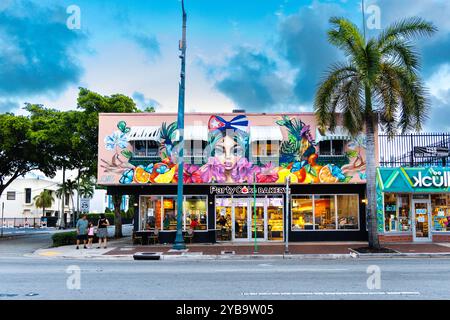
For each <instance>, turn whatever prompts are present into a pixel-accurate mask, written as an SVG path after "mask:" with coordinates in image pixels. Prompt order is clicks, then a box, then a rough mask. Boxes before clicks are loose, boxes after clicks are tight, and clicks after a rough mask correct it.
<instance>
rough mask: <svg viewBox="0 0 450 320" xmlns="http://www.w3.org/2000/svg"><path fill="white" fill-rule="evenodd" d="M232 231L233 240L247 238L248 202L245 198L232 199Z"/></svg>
mask: <svg viewBox="0 0 450 320" xmlns="http://www.w3.org/2000/svg"><path fill="white" fill-rule="evenodd" d="M233 209H234V210H233V212H234V219H233V233H234V237H233V239H235V240H244V239H245V240H248V238H249V234H248V219H249V203H248V199H247V198H243V199H240V198H237V199H233Z"/></svg>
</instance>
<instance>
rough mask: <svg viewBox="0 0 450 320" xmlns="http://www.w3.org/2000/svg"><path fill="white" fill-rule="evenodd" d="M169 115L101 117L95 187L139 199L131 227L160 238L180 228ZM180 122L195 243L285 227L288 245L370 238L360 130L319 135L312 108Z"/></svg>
mask: <svg viewBox="0 0 450 320" xmlns="http://www.w3.org/2000/svg"><path fill="white" fill-rule="evenodd" d="M175 121H176V114H148V113H147V114H101V115H100V132H99V136H100V137H99V141H100V144H99V171H98V181H99V184H101V185H105V186H107V188H108V194H122V195H136V196H137V198H138V199H139V203H136V204H135V230H136V231H140V230H148V229H155V228H156V229H158V230H159V237H160V241H161V242H171V241H173V240H174V238H175V232H176V221H177V181H178V166H177V164H176V163H177V156H178V149H177V148H179V144H178V141H179V133H178V130H177V128H176V122H175ZM185 121H186V128H185V130H184V140H185V143H184V154H185V157H184V159H185V171H184V177H183V179H184V183H185V186H184V199H183V200H184V201H183V219H182V220H183V230H184V231H186V230H188V229H189V228H192V226H195V238H194V239H195V241H198V242H215V241H235V242H246V241H247V242H250V241H254V239H255V237H256V238H257V239H258V240H259V241H283V240H285V238H286V236H287V233H286V231H288V236H289V240H290V241H340V240H342V241H356V240H361V241H362V240H366V239H367V231H366V221H365V204H364V199H365V138H364V136H358V137H356V138H351V137H350V136H349V135H347V134H346V133H345V130H344V129H343V128H342V127H338V128H337V129H336V130H335V131H334V132H333V133H331V132H324V133H323V134H321V133H320V131H319V130H318V128H317V127H316V125H315V118H314V115H313V114H312V113H305V114H243V113H239V114H236V113H230V114H214V115H213V114H204V113H198V114H187V115H186V120H185ZM288 178H289V179H288ZM287 179H288V180H289V183H288V184H287ZM287 185H288V187H287ZM286 215H287V216H288V219H287V221H286Z"/></svg>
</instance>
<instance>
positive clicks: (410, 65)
mask: <svg viewBox="0 0 450 320" xmlns="http://www.w3.org/2000/svg"><path fill="white" fill-rule="evenodd" d="M330 23H331V25H332V28H331V29H330V30H329V32H328V39H329V42H330V43H331V44H333V45H334V46H336V47H337V48H339V49H341V50H342V51H343V52H344V54H345V56H346V59H347V61H346V62H345V63H341V64H336V65H334V66H332V67H331V69H330V70H329V71H328V74H327V76H326V77H325V79H324V80H323V82H322V83H321V85H320V87H319V89H318V91H317V93H316V97H315V102H314V110H315V113H316V117H317V120H318V125H319V127H320V128H321V129H322V130H325V129H326V128H329V129H330V130H331V131H333V130H334V129H335V128H336V125H337V120H336V114H337V113H338V112H341V113H342V121H343V125H344V127H345V128H347V129H348V131H349V132H350V133H351V134H352V135H354V136H356V135H357V134H359V133H361V132H364V133H365V135H366V138H367V149H366V157H367V167H366V175H367V200H368V204H367V216H368V228H369V246H370V247H372V248H379V247H380V243H379V239H378V232H377V231H378V230H377V214H376V213H377V211H376V203H377V201H376V183H375V172H376V168H375V164H376V161H375V137H374V136H375V130H376V128H377V125H378V124H379V123H378V119H379V120H380V125H381V126H382V127H383V129H384V130H385V131H386V132H387V133H388V134H390V135H391V136H393V135H394V134H395V133H396V131H397V130H399V129H400V130H401V131H403V132H406V131H409V130H420V129H421V127H422V124H423V122H424V120H425V119H426V117H427V110H428V106H429V105H428V101H427V99H426V98H427V95H426V90H425V88H424V85H423V83H422V81H421V79H420V77H419V75H418V71H419V55H418V53H417V52H416V50H415V48H414V46H413V44H412V42H411V41H412V40H413V39H414V38H416V37H417V36H423V35H431V34H433V33H434V32H435V31H436V30H437V29H436V27H435V26H434V25H433V24H432V23H429V22H427V21H424V20H422V19H420V18H410V19H405V20H402V21H400V22H397V23H394V24H393V25H391V26H389V27H387V28H386V29H385V30H384V31H382V32H381V33H380V34H379V35H378V37H373V38H370V39H368V40H367V39H365V38H364V36H363V35H362V33H361V31H360V30H359V29H358V27H357V26H356V25H355V24H353V23H352V22H350V21H349V20H346V19H344V18H331V19H330Z"/></svg>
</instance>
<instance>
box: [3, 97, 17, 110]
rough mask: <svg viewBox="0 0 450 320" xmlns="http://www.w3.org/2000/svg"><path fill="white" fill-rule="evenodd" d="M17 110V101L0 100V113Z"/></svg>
mask: <svg viewBox="0 0 450 320" xmlns="http://www.w3.org/2000/svg"><path fill="white" fill-rule="evenodd" d="M17 108H19V103H17V101H14V100H9V99H7V100H4V99H0V113H4V112H10V111H13V110H15V109H17Z"/></svg>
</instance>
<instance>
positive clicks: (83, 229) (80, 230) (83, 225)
mask: <svg viewBox="0 0 450 320" xmlns="http://www.w3.org/2000/svg"><path fill="white" fill-rule="evenodd" d="M87 229H88V221H87V218H86V215H85V214H83V215H82V216H81V218H80V219H78V221H77V250H78V249H80V241H81V240H83V245H84V249H87V247H86V242H87V233H88V230H87Z"/></svg>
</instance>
